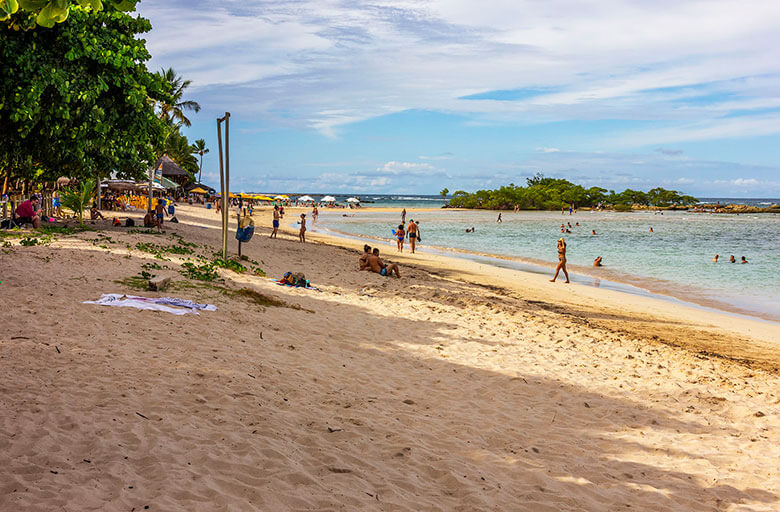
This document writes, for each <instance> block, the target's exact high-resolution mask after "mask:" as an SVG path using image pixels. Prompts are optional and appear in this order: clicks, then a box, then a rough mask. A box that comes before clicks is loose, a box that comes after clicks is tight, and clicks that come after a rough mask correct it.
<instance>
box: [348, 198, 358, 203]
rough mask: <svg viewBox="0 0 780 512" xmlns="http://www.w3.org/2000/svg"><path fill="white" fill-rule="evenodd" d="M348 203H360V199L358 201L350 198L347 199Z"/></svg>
mask: <svg viewBox="0 0 780 512" xmlns="http://www.w3.org/2000/svg"><path fill="white" fill-rule="evenodd" d="M347 202H348V203H359V202H360V199H358V198H357V197H349V198H347Z"/></svg>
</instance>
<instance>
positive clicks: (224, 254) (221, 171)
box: [217, 117, 228, 261]
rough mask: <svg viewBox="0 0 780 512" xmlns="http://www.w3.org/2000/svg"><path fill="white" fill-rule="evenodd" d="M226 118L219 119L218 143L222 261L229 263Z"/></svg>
mask: <svg viewBox="0 0 780 512" xmlns="http://www.w3.org/2000/svg"><path fill="white" fill-rule="evenodd" d="M225 119H226V117H219V118H217V143H218V144H219V185H220V189H221V191H222V197H220V199H219V200H220V201H222V259H223V260H225V261H227V223H226V222H225V210H226V209H227V195H228V194H227V192H226V191H225V188H226V187H225V167H224V162H223V155H222V121H224V120H225Z"/></svg>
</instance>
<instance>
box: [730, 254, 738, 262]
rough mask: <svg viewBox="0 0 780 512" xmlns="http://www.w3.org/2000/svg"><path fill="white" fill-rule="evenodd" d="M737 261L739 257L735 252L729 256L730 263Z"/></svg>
mask: <svg viewBox="0 0 780 512" xmlns="http://www.w3.org/2000/svg"><path fill="white" fill-rule="evenodd" d="M736 262H737V259H736V258H735V257H734V255H733V254H732V255H731V256H729V263H736Z"/></svg>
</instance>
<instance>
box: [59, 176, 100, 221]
mask: <svg viewBox="0 0 780 512" xmlns="http://www.w3.org/2000/svg"><path fill="white" fill-rule="evenodd" d="M95 183H96V181H95V180H84V181H82V182H81V183H80V184H79V187H78V188H77V189H76V190H70V189H65V190H63V191H62V193H61V194H60V203H61V204H62V206H64V207H65V208H67V209H68V210H71V211H73V213H75V214H76V217H78V219H79V224H84V210H86V209H87V208H89V204H90V203H91V202H92V197H93V196H94V195H95Z"/></svg>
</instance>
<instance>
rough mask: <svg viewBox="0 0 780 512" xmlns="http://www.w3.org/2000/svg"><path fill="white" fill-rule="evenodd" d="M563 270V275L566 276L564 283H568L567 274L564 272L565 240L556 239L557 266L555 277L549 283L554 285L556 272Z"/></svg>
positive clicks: (556, 276) (556, 277)
mask: <svg viewBox="0 0 780 512" xmlns="http://www.w3.org/2000/svg"><path fill="white" fill-rule="evenodd" d="M561 270H563V275H565V276H566V282H567V283H568V282H569V273H568V272H566V240H564V239H563V238H559V239H558V265H557V266H556V267H555V275H554V276H553V278H552V279H550V282H551V283H554V282H555V280H556V279H558V272H560V271H561Z"/></svg>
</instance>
